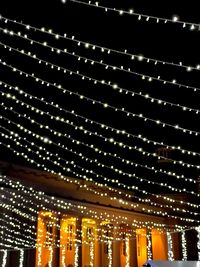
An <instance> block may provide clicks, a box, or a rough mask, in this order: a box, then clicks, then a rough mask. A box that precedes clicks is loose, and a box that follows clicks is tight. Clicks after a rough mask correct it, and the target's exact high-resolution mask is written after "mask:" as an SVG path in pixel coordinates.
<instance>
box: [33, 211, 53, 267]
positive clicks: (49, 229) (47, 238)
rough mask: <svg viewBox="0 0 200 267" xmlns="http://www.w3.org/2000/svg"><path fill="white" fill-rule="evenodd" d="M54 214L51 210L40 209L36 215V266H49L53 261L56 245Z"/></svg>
mask: <svg viewBox="0 0 200 267" xmlns="http://www.w3.org/2000/svg"><path fill="white" fill-rule="evenodd" d="M56 219H57V218H56V216H55V215H54V214H53V213H52V212H46V211H42V212H40V213H39V216H38V225H37V244H36V247H37V249H36V263H35V266H36V267H46V266H48V265H49V266H51V264H52V263H53V262H54V248H55V247H56V232H57V230H56V223H57V220H56Z"/></svg>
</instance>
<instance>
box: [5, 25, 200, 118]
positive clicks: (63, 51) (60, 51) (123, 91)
mask: <svg viewBox="0 0 200 267" xmlns="http://www.w3.org/2000/svg"><path fill="white" fill-rule="evenodd" d="M0 30H2V32H3V33H5V34H9V35H10V36H16V37H20V38H23V39H24V40H26V41H29V42H30V44H31V45H33V44H39V45H41V46H45V47H46V48H49V49H50V51H51V52H53V53H56V54H58V55H62V54H67V55H71V56H73V57H76V59H77V61H82V62H84V63H85V64H91V65H92V66H94V64H99V65H103V66H104V67H105V69H106V70H108V69H113V70H119V71H122V72H128V73H130V74H134V75H137V76H140V77H141V78H142V79H143V80H145V79H148V80H149V82H151V81H152V80H155V79H156V78H153V77H151V76H148V75H145V74H141V73H137V72H134V71H131V70H130V68H129V69H125V68H124V67H123V66H121V67H117V66H115V65H109V64H106V63H104V62H103V60H100V61H97V60H94V59H89V58H87V57H83V56H80V55H78V54H76V53H75V52H69V51H66V49H60V48H57V47H53V46H50V45H48V44H47V42H43V43H41V42H38V41H36V40H33V39H31V38H29V37H28V36H27V34H24V35H23V34H22V33H21V32H18V33H17V34H16V33H15V32H14V31H13V30H7V29H4V28H1V27H0ZM0 44H1V45H2V46H4V47H5V48H8V49H9V51H15V52H18V53H21V54H23V55H27V53H26V52H25V51H24V50H23V49H21V50H20V49H17V48H14V47H11V46H9V45H5V44H4V43H2V42H1V43H0ZM28 54H29V55H31V54H30V52H28ZM40 60H41V61H40V63H41V62H43V63H46V61H44V60H42V59H40ZM51 66H52V65H51ZM54 66H55V65H54ZM55 67H58V66H55ZM60 70H64V68H62V67H60ZM158 80H159V81H162V82H163V83H164V84H168V83H169V82H167V81H165V80H163V79H160V78H159V79H158ZM97 81H98V83H102V81H99V80H97ZM103 84H106V85H108V86H109V85H112V84H108V83H106V82H105V81H104V83H103ZM172 84H174V82H172ZM175 84H177V83H175ZM177 85H178V86H179V87H184V88H190V86H188V85H183V84H181V85H180V84H177ZM111 88H113V89H114V90H115V91H116V92H119V93H121V94H125V95H130V96H132V97H134V96H138V97H142V98H144V99H145V100H148V101H150V103H155V104H158V105H163V106H170V107H176V108H178V109H181V110H183V111H189V112H192V113H194V114H196V115H198V114H199V112H200V111H199V109H195V108H191V107H187V106H185V105H184V106H183V105H180V104H175V103H172V102H169V101H165V100H163V99H159V98H154V97H151V96H150V95H149V94H144V93H142V92H136V91H133V90H128V89H125V88H121V87H119V86H118V85H117V84H115V83H113V85H112V87H111ZM193 89H194V88H193ZM196 90H199V88H196Z"/></svg>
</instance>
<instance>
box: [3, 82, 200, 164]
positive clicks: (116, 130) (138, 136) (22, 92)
mask: <svg viewBox="0 0 200 267" xmlns="http://www.w3.org/2000/svg"><path fill="white" fill-rule="evenodd" d="M0 85H3V86H4V87H5V88H8V89H10V90H12V89H13V90H15V91H17V92H18V93H19V94H22V95H23V96H25V97H26V98H27V97H29V99H33V98H34V99H36V100H38V101H40V102H42V103H44V104H46V105H49V106H51V107H54V108H56V109H59V111H63V112H65V113H66V114H70V115H72V116H74V117H76V118H80V119H82V120H83V121H84V122H85V123H90V124H95V125H97V126H99V127H100V128H101V129H105V130H110V131H111V132H114V133H116V134H121V135H125V136H126V137H127V138H128V139H129V138H130V137H132V138H136V139H139V140H141V141H143V142H145V143H148V144H153V145H161V146H165V147H166V148H170V149H172V150H179V151H180V152H181V153H182V154H187V155H190V156H200V153H198V152H196V151H195V152H194V151H190V150H186V149H182V148H181V147H180V146H174V145H169V144H165V143H163V142H158V141H155V140H151V139H148V138H147V137H143V136H142V135H141V134H138V135H134V134H132V133H129V132H126V131H125V130H120V129H117V128H113V127H111V126H109V125H106V124H102V123H99V122H97V121H94V120H91V119H89V118H86V117H84V116H82V115H80V114H77V113H75V111H74V110H72V111H69V110H66V109H64V108H61V107H60V106H59V104H56V103H54V102H50V103H49V102H47V101H45V100H44V98H41V99H39V98H38V97H36V96H33V95H31V94H29V93H27V92H25V91H23V90H22V89H21V88H19V87H17V86H15V87H14V86H11V85H10V84H8V83H5V82H3V81H0ZM65 123H66V121H65ZM160 158H162V159H166V158H165V157H162V156H160ZM171 160H172V159H171Z"/></svg>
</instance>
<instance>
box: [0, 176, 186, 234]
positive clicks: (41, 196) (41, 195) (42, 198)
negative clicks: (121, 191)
mask: <svg viewBox="0 0 200 267" xmlns="http://www.w3.org/2000/svg"><path fill="white" fill-rule="evenodd" d="M7 180H8V178H6V177H5V176H1V182H4V183H7V182H6V181H7ZM8 181H9V183H8V184H9V185H10V186H11V187H12V188H16V189H17V190H18V191H22V192H23V193H26V192H27V193H28V191H27V190H31V192H33V194H31V193H30V192H29V193H28V194H29V195H31V196H33V197H35V198H36V199H37V200H39V201H45V202H46V203H47V200H48V199H49V200H52V201H53V202H52V203H51V205H52V204H53V205H54V206H55V205H56V201H58V206H56V207H62V205H65V206H63V210H66V208H67V209H69V207H70V210H72V207H76V208H77V205H74V206H73V204H72V203H71V202H70V203H69V202H63V201H59V200H58V199H56V198H54V197H48V196H47V195H45V194H44V193H43V192H41V191H39V192H38V191H36V190H33V188H27V187H25V186H23V185H22V184H21V183H20V182H13V181H12V182H11V180H10V179H9V180H8ZM26 188H27V189H26ZM29 198H30V197H29ZM41 207H42V208H43V209H46V208H45V207H44V206H41ZM79 208H83V209H84V213H86V207H84V206H80V207H79V206H78V209H79ZM103 214H104V216H103V217H101V219H104V220H105V219H106V217H105V215H106V213H105V212H104V213H103ZM90 215H91V210H90ZM108 217H109V218H111V217H110V215H108ZM95 218H97V215H96V213H95ZM115 219H117V220H120V221H121V222H122V223H124V222H123V220H122V217H121V216H115V215H113V220H115ZM123 219H124V218H123ZM134 222H135V223H136V224H135V225H134V227H138V225H139V224H140V227H144V226H145V227H146V226H147V225H151V226H152V227H162V228H165V225H164V224H158V223H154V222H151V221H149V222H148V221H147V220H145V224H143V222H140V221H137V220H135V219H134ZM181 230H182V226H181V229H180V231H181Z"/></svg>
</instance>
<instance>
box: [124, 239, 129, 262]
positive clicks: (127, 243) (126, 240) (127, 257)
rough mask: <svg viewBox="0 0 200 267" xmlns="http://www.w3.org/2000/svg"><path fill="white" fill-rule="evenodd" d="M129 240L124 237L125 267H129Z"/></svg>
mask: <svg viewBox="0 0 200 267" xmlns="http://www.w3.org/2000/svg"><path fill="white" fill-rule="evenodd" d="M129 242H130V241H129V238H128V236H126V237H125V246H126V262H125V267H130V247H129Z"/></svg>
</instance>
